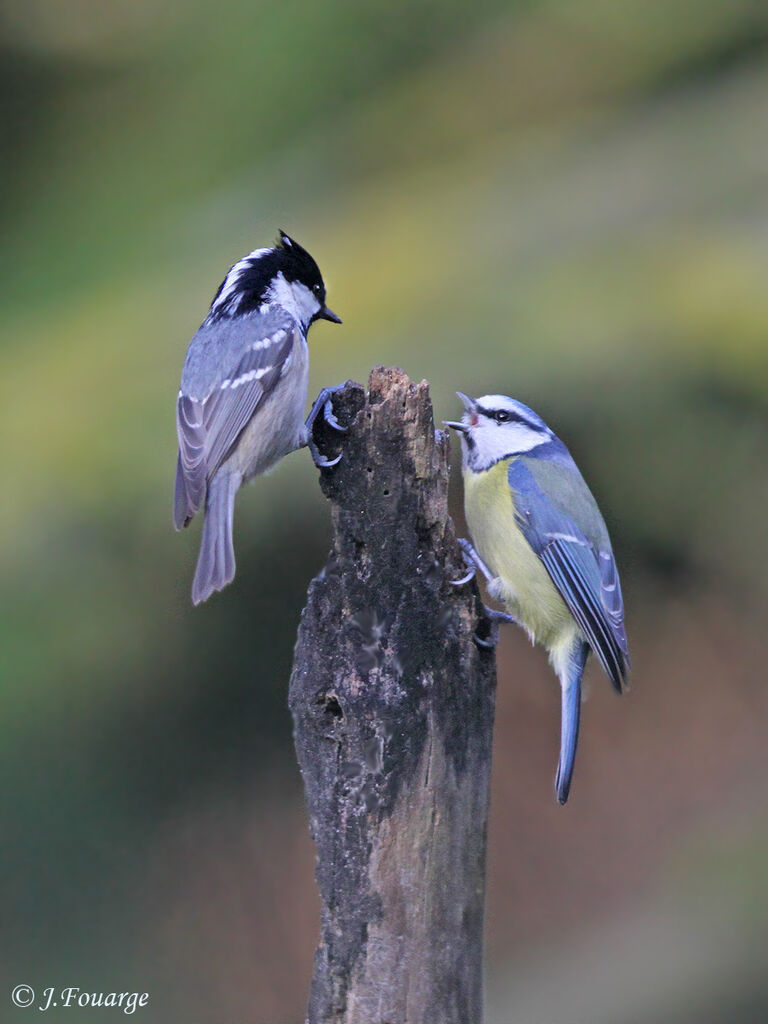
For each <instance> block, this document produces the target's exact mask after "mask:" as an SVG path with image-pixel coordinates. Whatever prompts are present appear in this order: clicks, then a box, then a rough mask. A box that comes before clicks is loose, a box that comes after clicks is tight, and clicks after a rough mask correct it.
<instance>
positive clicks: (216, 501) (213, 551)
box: [192, 472, 242, 604]
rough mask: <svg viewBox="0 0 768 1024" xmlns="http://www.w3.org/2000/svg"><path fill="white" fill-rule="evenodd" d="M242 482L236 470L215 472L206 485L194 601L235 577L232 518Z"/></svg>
mask: <svg viewBox="0 0 768 1024" xmlns="http://www.w3.org/2000/svg"><path fill="white" fill-rule="evenodd" d="M241 483H242V477H241V475H240V474H239V473H225V472H218V473H217V474H216V475H215V476H214V478H213V480H211V482H210V483H209V485H208V494H207V496H206V500H205V521H204V523H203V537H202V540H201V541H200V555H199V557H198V559H197V569H196V570H195V578H194V580H193V581H192V603H193V604H200V602H201V601H206V600H207V599H208V598H209V597H210V596H211V594H212V593H213V592H214V590H223V589H224V587H226V585H227V584H228V583H231V582H232V580H233V579H234V578H235V549H234V546H233V544H232V520H233V517H234V512H235V495H236V494H237V491H238V489H239V487H240V484H241Z"/></svg>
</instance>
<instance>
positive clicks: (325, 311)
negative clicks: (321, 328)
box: [317, 306, 341, 324]
mask: <svg viewBox="0 0 768 1024" xmlns="http://www.w3.org/2000/svg"><path fill="white" fill-rule="evenodd" d="M317 319H318V320H330V321H331V323H332V324H340V323H341V317H340V316H336V314H335V313H334V312H333V310H332V309H329V308H328V307H327V306H323V308H322V309H321V310H320V312H319V313H318V314H317Z"/></svg>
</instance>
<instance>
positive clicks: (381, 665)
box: [290, 368, 496, 1024]
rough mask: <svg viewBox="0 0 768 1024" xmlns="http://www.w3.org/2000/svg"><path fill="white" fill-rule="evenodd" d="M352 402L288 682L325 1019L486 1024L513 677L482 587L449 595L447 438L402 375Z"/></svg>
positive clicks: (340, 411)
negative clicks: (491, 872) (495, 761)
mask: <svg viewBox="0 0 768 1024" xmlns="http://www.w3.org/2000/svg"><path fill="white" fill-rule="evenodd" d="M334 408H335V411H336V414H337V416H338V417H339V419H340V421H341V422H343V423H347V424H349V432H348V433H347V434H346V435H344V437H343V440H342V441H341V448H342V450H343V459H342V460H341V462H340V463H339V464H338V465H337V466H335V467H334V468H333V469H330V470H324V471H323V473H322V480H321V486H322V489H323V491H324V493H325V494H326V496H327V497H328V498H329V499H330V501H331V508H332V517H333V548H332V551H331V555H330V559H329V561H328V564H327V565H326V567H325V568H324V569H323V571H322V572H321V573H320V575H319V576H318V577H317V578H316V579H314V580H313V581H312V583H311V585H310V588H309V596H308V602H307V606H306V608H305V609H304V612H303V615H302V619H301V625H300V627H299V634H298V639H297V643H296V651H295V660H294V666H293V673H292V677H291V685H290V705H291V711H292V713H293V719H294V726H295V741H296V750H297V754H298V759H299V764H300V766H301V771H302V774H303V777H304V785H305V789H306V799H307V806H308V809H309V819H310V829H311V833H312V836H313V838H314V841H315V843H316V846H317V872H316V873H317V883H318V886H319V889H320V895H321V898H322V920H321V936H320V943H319V946H318V948H317V952H316V955H315V972H314V978H313V981H312V988H311V994H310V1000H309V1012H308V1021H309V1024H337V1022H338V1024H341V1022H344V1024H479V1022H480V1021H481V1018H482V931H483V904H484V895H485V854H486V832H487V821H488V800H489V781H490V770H491V740H492V732H493V714H494V698H495V685H496V676H495V661H494V657H493V653H492V652H489V651H488V650H485V649H480V648H478V646H477V645H476V644H475V643H474V641H473V635H474V634H475V632H480V634H481V635H483V634H484V633H486V632H487V630H488V623H487V621H486V620H485V617H484V616H483V614H482V604H481V603H480V600H479V596H478V591H477V589H476V586H475V584H474V583H473V584H470V585H466V586H464V587H461V588H456V587H452V586H451V585H450V580H451V579H457V578H458V577H461V576H463V575H465V573H466V568H465V566H464V562H463V560H462V557H461V552H460V550H459V547H458V545H457V544H456V538H455V535H454V530H453V525H452V523H451V520H450V519H449V517H448V504H447V492H448V441H447V438H446V436H445V435H444V434H443V433H441V432H436V431H435V428H434V423H433V417H432V406H431V403H430V399H429V389H428V387H427V384H426V382H422V383H421V384H418V385H416V384H413V383H412V382H411V381H410V380H409V379H408V378H407V377H406V375H405V374H404V373H403V372H402V371H400V370H392V369H388V370H385V369H381V368H377V369H375V370H374V371H373V372H372V374H371V378H370V381H369V390H368V394H367V395H366V394H365V392H364V390H363V388H362V387H361V386H360V385H359V384H351V383H350V384H347V385H346V386H345V388H344V390H343V391H342V392H340V393H338V394H337V395H336V397H335V400H334ZM319 429H320V430H321V431H325V428H324V427H320V428H319ZM331 439H333V440H331ZM322 440H323V442H324V443H325V444H327V443H329V441H330V443H336V444H338V443H339V440H338V435H327V436H326V434H325V433H323V437H322Z"/></svg>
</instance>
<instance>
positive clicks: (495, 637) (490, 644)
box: [475, 605, 517, 651]
mask: <svg viewBox="0 0 768 1024" xmlns="http://www.w3.org/2000/svg"><path fill="white" fill-rule="evenodd" d="M483 612H484V614H485V618H486V619H487V621H488V622H490V624H491V625H490V629H489V631H488V636H486V637H482V636H480V635H479V634H478V633H475V643H476V644H477V646H478V647H482V648H483V649H484V650H488V651H492V650H493V649H494V647H495V646H496V644H497V643H498V642H499V625H500V624H501V623H502V622H514V623H517V619H516V618H515V617H514V616H513V615H507V613H506V612H499V611H497V610H496V609H495V608H489V607H488V605H483Z"/></svg>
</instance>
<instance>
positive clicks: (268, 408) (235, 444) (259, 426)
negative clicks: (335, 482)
mask: <svg viewBox="0 0 768 1024" xmlns="http://www.w3.org/2000/svg"><path fill="white" fill-rule="evenodd" d="M315 320H330V321H331V322H332V323H337V324H338V323H341V320H340V319H339V317H337V316H336V314H335V313H333V312H332V311H331V310H330V309H329V308H328V306H327V305H326V304H325V285H324V284H323V279H322V276H321V274H320V270H319V268H318V266H317V264H316V263H315V261H314V260H313V259H312V257H311V256H310V255H309V253H308V252H307V251H306V249H303V248H302V247H301V246H300V245H299V244H298V243H297V242H295V241H294V240H293V239H292V238H289V237H288V235H286V234H285V233H284V232H282V231H281V232H280V238H279V240H278V242H277V244H276V245H274V246H273V247H272V248H269V249H255V250H254V251H253V252H251V253H249V254H248V255H247V256H244V257H243V259H241V260H239V261H238V262H237V263H235V264H234V266H232V267H231V268H230V270H229V272H228V274H227V276H226V277H225V278H224V280H223V282H222V283H221V286H220V288H219V290H218V291H217V292H216V295H215V296H214V299H213V302H212V303H211V308H210V310H209V311H208V315H207V317H206V318H205V320H204V321H203V324H202V326H201V327H200V329H199V330H198V331H197V333H196V334H195V336H194V338H193V339H192V341H191V342H190V345H189V349H188V350H187V357H186V359H185V361H184V369H183V371H182V375H181V388H180V390H179V397H178V401H177V404H176V428H177V433H178V438H179V456H178V462H177V467H176V492H175V498H174V524H175V526H176V529H177V530H180V529H181V528H182V527H184V526H188V525H189V523H190V522H191V520H192V518H193V517H194V515H195V513H196V512H198V511H199V509H200V508H202V507H203V506H205V521H204V523H203V536H202V541H201V544H200V555H199V558H198V562H197V569H196V571H195V578H194V582H193V584H192V601H193V603H194V604H199V603H200V602H201V601H205V600H206V599H207V598H208V597H210V595H211V594H212V593H213V592H214V591H215V590H222V589H223V588H224V587H225V586H226V585H227V584H228V583H231V581H232V579H233V578H234V575H235V552H234V547H233V544H232V520H233V513H234V503H235V495H236V494H237V491H238V490H239V488H240V486H241V485H242V484H243V483H245V481H247V480H250V479H251V478H253V477H255V476H258V475H259V474H261V473H265V472H266V471H267V470H268V469H271V468H272V466H274V465H275V463H276V462H278V461H279V460H280V459H282V458H283V456H284V455H287V454H288V453H289V452H292V451H294V450H295V449H296V448H301V447H303V446H305V445H308V446H309V447H310V450H311V451H312V456H313V458H314V460H315V462H316V464H317V465H319V466H329V465H333V464H334V463H335V462H336V461H338V459H335V460H333V461H330V460H328V459H325V458H324V457H323V456H322V455H321V454H320V453H319V452H318V451H317V448H316V447H315V445H314V444H313V442H312V438H311V429H312V423H313V422H314V419H315V417H316V416H317V415H318V413H319V412H320V411H321V410H323V411H324V414H325V418H326V420H327V421H328V423H329V424H330V425H331V426H332V427H335V428H336V429H339V430H341V429H342V428H341V427H340V426H339V424H338V423H337V422H336V419H335V417H334V415H333V411H332V408H331V402H330V397H331V394H332V392H333V390H334V389H332V388H324V389H323V391H321V393H320V395H319V396H318V399H317V401H316V402H315V403H314V406H313V408H312V411H311V412H310V415H309V417H308V418H307V420H306V422H305V420H304V408H305V405H306V401H307V385H308V372H309V349H308V346H307V331H308V330H309V328H310V326H311V325H312V324H313V323H314V322H315Z"/></svg>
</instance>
